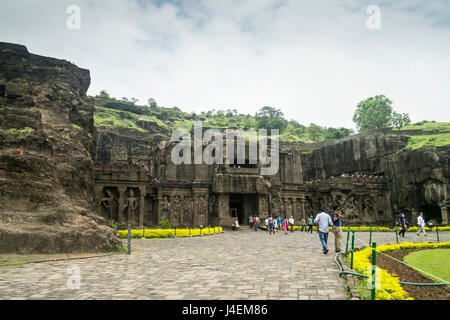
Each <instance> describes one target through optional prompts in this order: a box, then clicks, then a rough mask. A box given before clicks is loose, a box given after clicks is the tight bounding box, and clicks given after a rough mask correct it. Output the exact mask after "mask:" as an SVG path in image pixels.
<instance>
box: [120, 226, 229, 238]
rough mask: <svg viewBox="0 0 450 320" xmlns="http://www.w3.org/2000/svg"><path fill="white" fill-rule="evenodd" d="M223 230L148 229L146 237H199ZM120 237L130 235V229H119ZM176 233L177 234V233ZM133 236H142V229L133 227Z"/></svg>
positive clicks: (216, 228) (219, 228)
mask: <svg viewBox="0 0 450 320" xmlns="http://www.w3.org/2000/svg"><path fill="white" fill-rule="evenodd" d="M221 232H223V229H222V227H213V228H202V229H199V228H197V229H146V230H145V233H144V236H145V238H150V239H151V238H173V237H175V236H177V237H189V236H192V237H197V236H201V235H207V234H216V233H221ZM117 233H118V235H119V237H120V238H123V239H125V238H127V237H128V230H118V231H117ZM175 233H176V235H175ZM131 237H132V238H142V229H139V230H138V229H132V230H131Z"/></svg>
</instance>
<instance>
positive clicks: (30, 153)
mask: <svg viewBox="0 0 450 320" xmlns="http://www.w3.org/2000/svg"><path fill="white" fill-rule="evenodd" d="M89 85H90V75H89V71H88V70H84V69H80V68H78V67H76V66H75V65H73V64H71V63H69V62H67V61H64V60H58V59H52V58H46V57H41V56H37V55H33V54H30V53H29V52H28V50H27V49H26V48H25V47H24V46H20V45H14V44H8V43H0V253H4V252H16V253H36V252H40V253H45V252H47V253H56V252H90V251H112V250H116V249H118V247H119V245H120V242H119V240H118V239H116V238H115V236H114V235H113V232H112V230H111V229H110V228H108V227H106V226H105V225H106V221H105V220H104V218H102V217H100V216H98V215H97V214H96V213H95V211H94V210H93V209H94V206H93V198H92V190H93V180H92V177H91V175H92V172H91V171H92V159H91V152H92V150H93V146H94V144H93V143H92V137H93V136H94V135H95V128H94V122H93V107H92V101H90V99H89V98H88V97H86V91H87V89H88V87H89Z"/></svg>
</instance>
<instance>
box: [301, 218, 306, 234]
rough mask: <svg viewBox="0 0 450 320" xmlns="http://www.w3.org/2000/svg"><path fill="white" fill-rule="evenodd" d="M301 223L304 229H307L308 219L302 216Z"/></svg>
mask: <svg viewBox="0 0 450 320" xmlns="http://www.w3.org/2000/svg"><path fill="white" fill-rule="evenodd" d="M300 224H301V225H302V231H306V221H305V218H302V220H301V221H300Z"/></svg>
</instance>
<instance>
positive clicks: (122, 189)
mask: <svg viewBox="0 0 450 320" xmlns="http://www.w3.org/2000/svg"><path fill="white" fill-rule="evenodd" d="M117 189H118V190H119V212H118V216H119V223H125V221H124V220H123V210H124V208H123V207H124V204H125V192H126V191H127V187H126V186H119V187H118V188H117Z"/></svg>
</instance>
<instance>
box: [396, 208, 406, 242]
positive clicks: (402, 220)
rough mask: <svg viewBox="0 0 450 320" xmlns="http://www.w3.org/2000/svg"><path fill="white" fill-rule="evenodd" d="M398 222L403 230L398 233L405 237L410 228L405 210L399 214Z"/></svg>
mask: <svg viewBox="0 0 450 320" xmlns="http://www.w3.org/2000/svg"><path fill="white" fill-rule="evenodd" d="M398 223H399V225H400V228H402V230H400V232H399V233H398V234H399V235H400V236H402V237H405V232H406V229H408V221H406V219H405V215H404V214H403V212H400V214H399V215H398Z"/></svg>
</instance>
